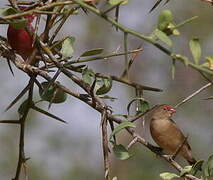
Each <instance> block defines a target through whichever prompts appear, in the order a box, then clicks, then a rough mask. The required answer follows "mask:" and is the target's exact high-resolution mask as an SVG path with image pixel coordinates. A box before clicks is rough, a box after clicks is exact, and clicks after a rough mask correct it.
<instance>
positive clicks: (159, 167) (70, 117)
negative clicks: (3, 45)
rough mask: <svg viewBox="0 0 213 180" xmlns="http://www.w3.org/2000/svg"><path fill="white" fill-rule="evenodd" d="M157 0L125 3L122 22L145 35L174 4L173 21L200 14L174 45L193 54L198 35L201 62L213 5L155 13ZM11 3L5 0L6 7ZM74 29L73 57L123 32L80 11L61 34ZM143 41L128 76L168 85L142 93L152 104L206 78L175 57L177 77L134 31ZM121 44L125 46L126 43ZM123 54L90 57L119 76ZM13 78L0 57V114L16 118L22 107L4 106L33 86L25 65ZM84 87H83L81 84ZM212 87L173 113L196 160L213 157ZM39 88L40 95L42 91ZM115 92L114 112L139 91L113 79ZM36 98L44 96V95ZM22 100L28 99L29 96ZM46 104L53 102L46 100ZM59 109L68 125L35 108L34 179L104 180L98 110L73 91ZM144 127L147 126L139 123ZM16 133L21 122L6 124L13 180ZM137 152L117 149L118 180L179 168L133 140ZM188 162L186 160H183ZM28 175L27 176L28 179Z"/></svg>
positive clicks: (1, 173)
mask: <svg viewBox="0 0 213 180" xmlns="http://www.w3.org/2000/svg"><path fill="white" fill-rule="evenodd" d="M154 3H155V0H134V1H133V0H132V1H131V0H130V3H129V4H128V5H126V6H122V7H121V8H120V20H119V21H120V23H121V24H124V25H126V26H128V27H130V28H132V29H134V30H136V31H138V32H142V33H144V34H147V35H148V34H149V33H151V32H152V31H153V30H154V29H155V28H156V23H157V18H158V15H159V13H160V11H162V10H163V9H166V8H168V9H170V10H172V12H173V13H174V17H175V21H176V22H177V23H178V22H181V21H183V20H185V19H186V18H189V17H192V16H195V15H198V16H199V18H198V19H197V20H195V21H193V22H192V23H190V24H188V25H186V26H184V27H182V28H181V29H180V32H181V36H178V37H172V40H173V42H174V47H173V49H174V51H175V52H178V53H182V54H184V55H187V56H189V57H190V58H191V55H190V53H189V47H188V42H189V40H190V39H192V38H193V37H199V38H200V42H201V45H202V60H203V61H204V57H205V56H212V55H213V54H212V49H213V45H212V44H213V43H212V42H213V36H212V28H213V18H212V6H211V5H210V4H207V3H203V2H201V1H200V0H188V1H185V0H172V1H171V2H170V3H168V5H166V6H160V7H159V8H157V10H155V11H154V12H153V13H151V14H149V13H148V12H149V10H150V8H151V7H152V6H153V4H154ZM6 4H8V2H7V1H6V0H2V1H0V6H1V7H4V6H5V5H6ZM6 31H7V26H6V25H1V28H0V33H1V35H2V36H5V37H6ZM66 35H72V36H74V37H75V38H76V42H75V46H74V47H75V56H76V57H77V56H79V55H80V54H81V53H83V52H84V51H85V50H89V49H92V48H99V47H101V48H104V49H105V53H106V54H107V53H108V54H110V53H111V52H112V51H115V50H116V49H117V48H118V47H119V46H122V45H123V42H122V40H123V34H122V33H121V32H116V31H115V28H112V26H111V25H110V24H108V23H106V22H105V21H102V19H100V18H99V17H97V16H95V15H93V14H92V13H89V14H88V15H86V14H85V13H83V12H80V14H79V15H77V16H72V17H71V18H70V19H69V20H68V21H67V23H66V24H65V26H64V28H63V30H62V31H61V33H60V34H59V35H58V38H59V39H60V38H63V37H65V36H66ZM141 44H142V47H143V49H144V50H143V52H141V53H140V55H139V56H138V57H137V59H136V60H135V62H134V64H133V66H132V69H131V71H130V79H131V80H133V81H137V82H139V83H142V84H144V85H150V86H154V87H158V88H161V89H163V90H164V91H163V92H160V93H158V92H149V91H146V92H145V93H144V97H145V98H146V99H147V100H148V101H149V102H150V104H151V105H155V104H162V103H168V104H171V105H175V104H176V103H178V102H179V101H181V100H182V99H183V98H184V97H186V96H188V95H190V94H191V93H192V92H194V91H195V90H197V89H198V88H200V87H201V86H202V85H204V84H205V83H206V82H205V80H204V79H203V78H202V77H201V76H200V74H199V73H198V72H195V71H194V70H192V69H190V68H186V67H185V66H184V65H182V64H180V63H177V68H176V76H175V79H174V80H172V78H171V62H172V61H171V59H170V58H169V57H168V56H166V55H164V54H163V53H162V52H161V51H159V50H158V49H156V48H155V47H153V46H152V45H150V44H148V43H146V42H144V41H142V40H140V39H137V38H135V37H133V36H129V49H134V48H137V47H138V46H139V45H141ZM121 50H123V48H122V47H121ZM123 65H124V58H123V57H119V58H118V57H116V58H113V59H112V60H110V61H107V62H106V61H105V62H104V61H96V62H93V63H89V67H91V68H93V69H94V70H95V71H96V72H102V73H106V74H113V75H118V76H119V75H120V74H121V73H122V71H123V68H124V67H123ZM13 69H14V71H15V77H12V75H11V73H10V71H9V69H8V67H7V63H6V61H5V60H3V59H1V66H0V82H1V87H0V94H1V101H0V110H1V111H0V114H1V118H0V119H2V120H5V119H17V118H18V113H17V108H18V105H15V106H14V107H13V108H12V109H11V110H9V111H8V112H4V110H5V108H6V107H7V105H8V104H9V103H10V102H11V101H12V100H13V99H14V98H15V97H16V96H17V94H18V93H19V92H20V91H21V90H22V89H23V87H24V86H25V85H26V84H27V80H28V77H26V75H25V74H24V73H22V72H20V71H19V70H16V69H15V68H13ZM60 79H61V81H62V82H63V83H64V84H65V85H67V87H69V88H71V89H75V88H76V85H74V84H72V83H70V81H69V80H68V79H66V78H65V77H63V76H61V77H60ZM76 90H78V89H76ZM212 90H213V88H209V89H208V90H205V91H204V92H202V93H200V94H199V95H198V96H196V97H195V98H193V99H192V100H191V101H190V102H188V103H186V104H184V105H182V106H180V107H179V108H178V111H177V113H176V114H175V115H174V117H173V119H174V120H175V121H176V122H177V124H178V125H179V126H180V127H181V128H182V129H183V131H184V133H185V134H186V135H187V134H188V135H189V142H190V144H191V146H192V148H193V152H194V156H195V157H196V158H197V159H207V157H208V156H209V155H210V154H212V153H213V131H212V128H213V118H212V115H213V101H210V100H209V101H205V100H203V99H204V98H206V97H208V96H210V95H212V92H213V91H212ZM37 94H38V93H37ZM109 94H110V95H111V96H113V97H117V98H118V100H117V101H115V102H107V103H108V104H109V105H110V106H112V107H113V109H114V111H115V112H114V113H126V106H127V104H128V102H129V101H130V100H132V98H134V90H133V89H132V88H130V87H126V86H124V85H122V84H120V83H114V85H113V89H112V90H111V92H110V93H109ZM35 99H37V100H39V98H38V96H37V97H35ZM23 100H24V98H23ZM40 106H41V107H42V108H45V109H47V107H48V104H47V103H40ZM50 111H51V112H53V113H54V114H56V115H58V116H59V117H61V118H64V119H65V120H66V121H68V122H69V124H68V125H64V124H61V123H59V122H56V121H54V120H53V119H50V118H47V117H45V116H43V115H40V114H38V113H35V112H34V111H31V113H30V116H29V118H28V120H27V129H26V138H25V141H26V145H25V151H26V156H27V157H30V158H31V159H30V160H29V161H28V163H27V167H28V168H27V169H28V176H29V180H38V179H39V180H70V179H75V180H102V179H103V175H104V172H103V159H102V150H101V131H100V114H98V113H97V112H95V111H94V110H93V109H91V108H90V107H88V106H87V105H85V104H83V103H82V102H80V101H78V100H77V99H74V98H73V97H69V98H68V100H67V101H66V102H65V103H63V104H59V105H53V106H52V108H51V110H50ZM146 124H147V128H146V130H145V132H141V131H139V132H140V134H142V135H143V136H144V137H145V138H146V139H147V140H149V141H151V142H153V141H152V139H151V138H150V135H149V130H148V121H147V123H146ZM138 128H139V129H140V128H141V124H140V122H139V123H138ZM18 135H19V129H18V127H17V126H16V125H5V124H1V125H0V179H2V180H7V179H12V177H13V176H14V175H15V170H16V165H17V159H18ZM129 141H130V137H129V135H128V134H126V133H123V134H122V135H121V136H120V139H119V142H120V143H123V144H125V145H126V144H128V143H129ZM131 153H132V154H134V156H133V157H132V158H130V159H129V160H126V161H120V160H118V159H116V158H115V157H114V155H113V154H112V155H111V164H112V169H113V170H112V173H113V175H115V176H117V177H118V179H119V180H130V179H132V180H139V179H141V180H142V179H144V180H149V179H152V180H157V179H160V178H159V173H161V172H165V171H173V172H175V170H174V169H172V168H171V167H170V166H169V164H167V163H166V162H165V161H164V160H162V159H159V158H157V157H156V156H155V155H154V154H153V153H151V152H150V151H148V150H147V149H146V148H144V147H143V146H142V145H135V146H134V147H133V148H132V149H131ZM180 163H181V164H182V165H186V163H185V162H184V161H181V160H180ZM22 179H23V178H22Z"/></svg>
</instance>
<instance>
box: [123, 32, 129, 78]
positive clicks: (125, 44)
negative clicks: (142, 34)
mask: <svg viewBox="0 0 213 180" xmlns="http://www.w3.org/2000/svg"><path fill="white" fill-rule="evenodd" d="M127 38H128V33H127V32H124V52H125V72H126V73H125V74H124V77H123V78H126V79H129V59H128V54H127V52H128V40H127Z"/></svg>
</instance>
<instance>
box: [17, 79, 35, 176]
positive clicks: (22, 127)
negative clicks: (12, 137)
mask: <svg viewBox="0 0 213 180" xmlns="http://www.w3.org/2000/svg"><path fill="white" fill-rule="evenodd" d="M29 84H30V83H29ZM33 85H34V84H32V85H31V87H30V89H29V95H28V106H27V109H26V111H25V112H24V114H23V115H22V117H21V118H20V137H19V159H18V164H17V169H16V175H15V178H14V179H13V180H19V176H20V173H21V168H22V165H23V163H25V161H26V158H25V152H24V132H25V121H26V118H27V115H28V112H29V110H30V107H31V104H32V98H33Z"/></svg>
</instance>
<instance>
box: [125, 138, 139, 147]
mask: <svg viewBox="0 0 213 180" xmlns="http://www.w3.org/2000/svg"><path fill="white" fill-rule="evenodd" d="M137 142H138V138H137V137H134V138H133V139H132V140H131V141H130V143H129V144H128V146H127V149H130V148H131V147H132V146H133V145H134V144H135V143H137Z"/></svg>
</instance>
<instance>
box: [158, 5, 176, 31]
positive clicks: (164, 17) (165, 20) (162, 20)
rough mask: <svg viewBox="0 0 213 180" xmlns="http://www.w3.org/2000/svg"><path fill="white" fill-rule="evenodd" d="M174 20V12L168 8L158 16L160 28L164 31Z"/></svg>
mask: <svg viewBox="0 0 213 180" xmlns="http://www.w3.org/2000/svg"><path fill="white" fill-rule="evenodd" d="M172 21H173V15H172V12H171V11H170V10H168V9H166V10H164V11H162V12H161V13H160V15H159V17H158V29H159V30H161V31H164V30H165V29H166V28H167V27H168V25H169V23H172Z"/></svg>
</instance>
